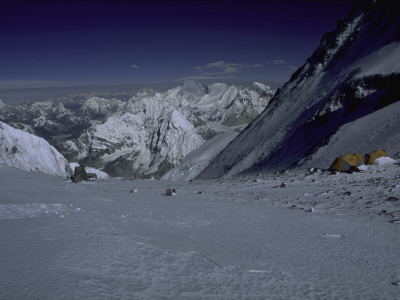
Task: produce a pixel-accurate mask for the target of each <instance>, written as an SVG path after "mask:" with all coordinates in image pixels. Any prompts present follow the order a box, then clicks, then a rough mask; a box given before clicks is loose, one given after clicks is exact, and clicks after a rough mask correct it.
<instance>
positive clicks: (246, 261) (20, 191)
mask: <svg viewBox="0 0 400 300" xmlns="http://www.w3.org/2000/svg"><path fill="white" fill-rule="evenodd" d="M399 170H400V166H398V165H397V164H394V163H391V164H386V165H376V166H373V167H368V170H367V171H366V173H354V174H337V175H331V174H327V173H322V172H315V173H312V172H309V174H307V170H298V171H293V172H288V173H277V174H275V175H259V176H253V177H248V178H244V177H242V178H236V179H232V180H219V181H194V182H192V183H188V182H167V181H155V180H142V181H128V180H117V179H110V180H102V181H96V182H88V183H82V184H73V183H72V182H68V181H65V180H63V179H61V178H57V177H52V176H48V175H44V174H30V173H25V172H22V171H20V170H17V169H13V168H9V167H6V166H4V165H0V185H1V189H2V194H1V196H0V222H1V228H2V230H1V231H0V238H1V240H2V243H1V245H0V263H1V264H2V269H1V271H0V298H5V299H7V298H10V297H11V298H12V297H14V298H31V299H38V298H41V299H43V298H48V299H51V298H57V299H82V298H87V299H94V298H95V299H299V298H314V299H320V298H325V299H335V298H340V299H346V298H348V299H354V298H362V299H378V298H379V299H382V298H386V299H395V298H396V297H398V295H399V286H397V285H396V283H397V282H399V281H400V272H399V270H400V269H399V266H400V265H399V259H398V258H399V257H398V253H400V244H399V243H398V236H399V231H400V227H399V225H400V224H399V223H396V222H394V221H396V220H399V219H400V217H399V216H396V215H395V214H393V216H390V215H388V214H384V213H381V211H382V210H386V211H387V212H388V213H389V212H394V211H398V210H400V207H399V206H400V201H399V200H398V199H399V198H400V197H399V189H400V185H399V180H398V179H399V178H400V177H399V175H400V172H399ZM283 182H284V183H285V185H282V183H283ZM21 183H23V185H22V184H21ZM166 188H175V189H176V191H177V193H176V196H165V189H166ZM134 189H137V192H134V193H130V191H131V190H134ZM361 197H362V198H361ZM396 199H397V200H396ZM311 208H313V210H311ZM311 211H312V212H311Z"/></svg>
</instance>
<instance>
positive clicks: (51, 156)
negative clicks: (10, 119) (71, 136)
mask: <svg viewBox="0 0 400 300" xmlns="http://www.w3.org/2000/svg"><path fill="white" fill-rule="evenodd" d="M0 163H2V164H5V165H8V166H10V167H15V168H18V169H21V170H25V171H29V172H41V173H45V174H49V175H58V176H63V177H66V176H70V175H71V174H72V170H71V168H70V166H69V163H68V162H67V160H66V159H65V158H64V157H63V156H62V155H61V154H60V153H59V152H58V151H57V150H56V149H55V148H54V147H53V146H51V145H50V144H49V143H48V142H47V141H45V140H44V139H43V138H40V137H37V136H34V135H33V134H30V133H27V132H24V131H22V130H19V129H15V128H13V127H11V126H9V125H7V124H5V123H3V122H0Z"/></svg>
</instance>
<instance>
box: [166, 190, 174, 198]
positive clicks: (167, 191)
mask: <svg viewBox="0 0 400 300" xmlns="http://www.w3.org/2000/svg"><path fill="white" fill-rule="evenodd" d="M165 195H166V196H172V195H176V190H175V189H166V190H165Z"/></svg>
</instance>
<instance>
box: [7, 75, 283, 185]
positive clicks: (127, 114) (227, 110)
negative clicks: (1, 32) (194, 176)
mask: <svg viewBox="0 0 400 300" xmlns="http://www.w3.org/2000/svg"><path fill="white" fill-rule="evenodd" d="M274 93H275V91H274V90H272V89H271V88H269V87H268V86H266V85H263V84H261V83H254V84H252V85H251V86H250V87H248V88H243V87H236V86H230V85H226V84H220V83H216V84H211V85H207V84H201V83H198V82H194V81H186V82H184V84H183V85H182V86H179V87H176V88H174V89H171V90H168V91H167V92H165V93H156V92H154V91H152V90H150V89H144V90H142V91H141V92H139V93H137V94H136V95H135V96H134V97H129V98H121V97H118V98H111V97H109V98H100V97H87V96H84V95H82V96H77V97H70V98H65V99H61V100H53V101H45V102H36V103H33V104H14V105H6V104H4V103H2V102H0V120H1V121H3V122H6V123H8V124H10V125H11V126H13V127H15V128H18V129H21V130H24V131H26V132H29V133H32V134H34V135H37V136H40V137H43V138H45V139H46V140H47V141H48V142H50V143H51V144H52V145H53V146H55V148H57V150H58V151H60V152H61V153H62V154H63V155H64V156H65V157H66V158H67V159H68V160H69V161H70V162H74V161H77V162H79V163H81V164H84V165H86V166H90V167H96V168H99V169H102V170H104V171H105V172H107V173H108V174H110V175H111V176H120V177H125V178H149V177H155V178H159V177H161V176H162V175H164V174H165V173H166V172H167V171H169V170H170V169H172V168H173V167H175V166H177V165H179V163H180V162H181V161H182V159H183V158H184V157H185V156H187V155H188V154H189V153H190V152H191V151H193V150H194V149H197V148H198V147H199V146H200V145H201V144H203V143H204V142H205V141H206V140H209V139H210V138H212V137H214V136H216V135H217V134H220V133H221V132H225V131H235V130H236V131H240V130H241V129H242V128H243V127H244V126H246V125H247V124H248V123H249V122H251V121H252V120H253V119H254V118H255V117H256V116H257V115H258V114H259V113H260V112H261V111H262V110H263V109H264V108H265V107H266V105H267V104H268V102H269V100H270V99H271V98H272V96H273V95H274Z"/></svg>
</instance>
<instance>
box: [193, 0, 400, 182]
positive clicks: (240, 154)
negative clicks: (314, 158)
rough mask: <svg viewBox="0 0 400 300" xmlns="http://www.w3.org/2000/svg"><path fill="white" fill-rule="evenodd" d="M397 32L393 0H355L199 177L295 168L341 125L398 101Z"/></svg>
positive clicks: (399, 19)
mask: <svg viewBox="0 0 400 300" xmlns="http://www.w3.org/2000/svg"><path fill="white" fill-rule="evenodd" d="M399 33H400V13H399V7H398V6H396V4H395V1H383V0H382V1H355V6H354V8H353V10H352V11H351V12H350V13H349V14H348V16H347V17H346V18H345V19H343V20H339V21H338V24H337V28H336V29H335V30H334V31H333V32H330V33H327V34H325V35H324V36H323V37H322V39H321V43H320V46H319V47H318V48H317V49H316V50H315V52H314V53H313V54H312V56H311V57H310V58H309V59H307V61H306V63H305V64H304V65H303V66H302V67H301V68H300V69H298V70H297V71H296V72H295V73H294V74H293V75H292V77H291V79H290V80H289V81H288V82H287V83H286V84H285V85H284V86H283V88H282V89H279V90H278V91H277V93H276V94H275V96H274V97H273V99H272V100H271V101H270V103H269V104H268V106H267V107H266V109H265V110H264V111H263V112H262V113H261V114H260V115H259V116H258V117H257V118H256V119H255V120H254V121H253V122H252V123H251V124H250V125H249V126H248V127H247V128H246V130H244V131H242V132H241V134H240V135H239V136H238V137H237V138H236V139H235V140H234V141H233V142H231V143H230V144H229V145H228V147H227V148H225V149H224V150H223V151H222V152H221V153H220V154H219V155H218V156H217V157H216V158H215V159H214V160H213V161H212V162H211V164H210V165H209V166H208V167H207V168H206V169H205V170H204V171H203V172H202V173H201V174H200V176H199V178H217V177H223V176H226V177H229V176H233V175H236V174H239V173H252V172H271V171H277V170H281V169H284V168H289V167H293V166H296V165H297V164H298V163H299V162H300V161H304V160H306V158H307V157H309V156H310V155H311V154H312V153H314V152H315V151H317V150H318V149H319V148H320V147H321V146H323V145H326V144H328V143H329V142H330V140H331V137H332V135H333V134H334V133H335V132H337V131H338V129H339V128H340V127H341V126H343V125H344V124H347V123H349V122H352V121H355V120H357V119H360V118H362V117H364V116H366V115H368V114H371V113H373V112H375V111H377V110H380V109H382V108H384V107H386V106H388V105H390V104H392V103H394V102H396V101H398V100H400V74H399V73H400V42H399V39H400V34H399ZM392 129H393V130H395V131H398V130H399V128H395V127H393V128H392ZM371 134H374V133H373V132H371ZM354 139H357V136H354ZM371 150H374V149H365V150H364V151H366V152H368V151H371ZM342 151H344V152H345V153H346V152H351V151H352V150H351V149H343V150H342ZM329 163H330V162H327V164H329ZM327 167H328V165H327Z"/></svg>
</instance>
